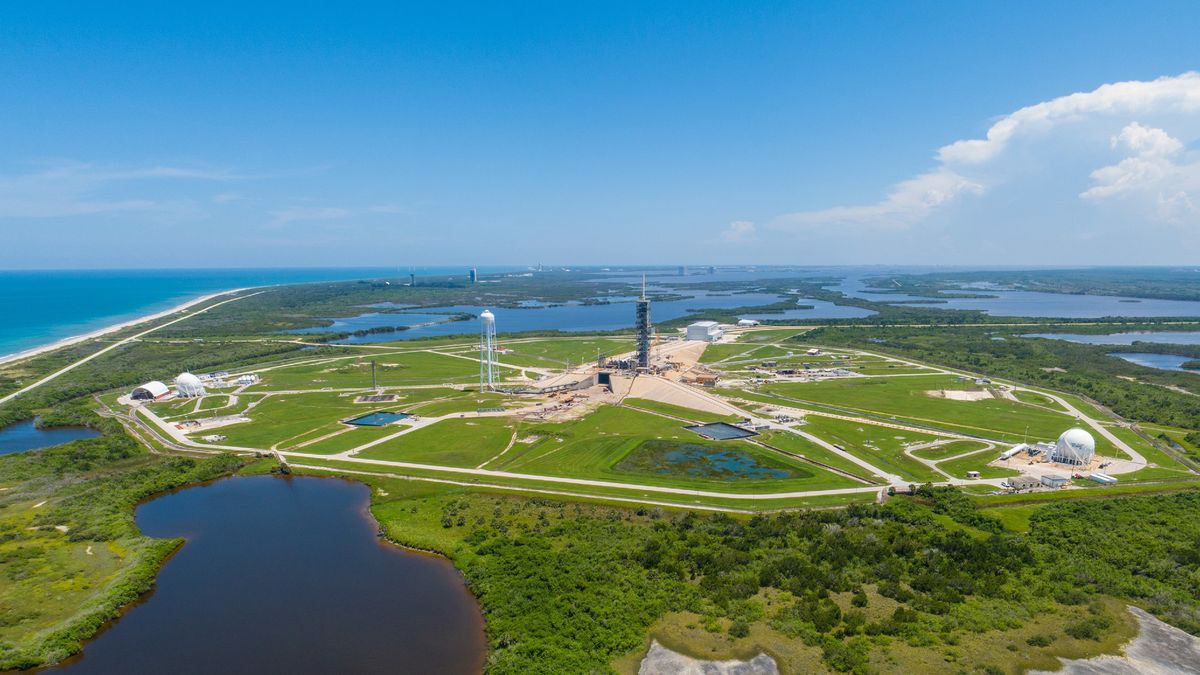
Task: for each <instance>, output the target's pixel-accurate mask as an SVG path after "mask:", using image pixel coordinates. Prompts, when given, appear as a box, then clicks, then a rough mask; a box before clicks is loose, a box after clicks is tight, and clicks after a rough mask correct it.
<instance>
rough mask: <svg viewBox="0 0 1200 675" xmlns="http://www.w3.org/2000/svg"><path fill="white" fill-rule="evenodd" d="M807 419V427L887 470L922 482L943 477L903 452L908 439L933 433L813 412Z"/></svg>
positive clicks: (920, 438) (926, 438)
mask: <svg viewBox="0 0 1200 675" xmlns="http://www.w3.org/2000/svg"><path fill="white" fill-rule="evenodd" d="M806 419H807V421H808V423H807V424H805V425H804V426H803V427H801V428H802V429H803V430H804V431H807V432H808V433H810V434H812V435H814V436H816V437H818V438H820V439H822V440H825V441H828V442H830V443H832V444H834V445H836V446H839V447H841V448H843V449H844V450H846V451H847V452H849V453H851V454H853V455H856V456H858V457H860V458H862V459H865V460H867V461H868V462H870V463H871V464H873V465H874V466H877V467H879V468H880V469H882V470H884V471H887V472H889V473H894V474H896V475H899V476H903V477H904V478H906V479H909V480H913V481H916V482H920V483H924V482H926V481H936V480H938V479H939V478H941V476H940V475H939V474H938V473H937V472H935V471H934V470H933V469H930V468H929V467H927V466H925V465H924V464H922V463H920V462H918V461H917V460H915V459H913V458H911V457H908V456H907V455H905V454H904V453H903V452H902V450H903V446H904V444H905V443H913V442H925V441H931V440H933V437H932V436H926V435H923V434H918V433H914V432H911V431H901V430H899V429H889V428H888V427H881V426H877V425H873V424H862V423H859V422H851V421H848V420H839V419H833V418H830V417H821V416H819V415H809V416H808V417H807V418H806ZM860 471H862V469H860Z"/></svg>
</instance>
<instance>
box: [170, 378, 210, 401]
mask: <svg viewBox="0 0 1200 675" xmlns="http://www.w3.org/2000/svg"><path fill="white" fill-rule="evenodd" d="M175 393H176V394H177V395H178V396H182V397H185V398H191V397H194V396H203V395H204V394H205V393H207V392H205V390H204V383H203V382H201V381H200V378H198V377H196V376H195V375H193V374H191V373H180V374H179V377H176V378H175Z"/></svg>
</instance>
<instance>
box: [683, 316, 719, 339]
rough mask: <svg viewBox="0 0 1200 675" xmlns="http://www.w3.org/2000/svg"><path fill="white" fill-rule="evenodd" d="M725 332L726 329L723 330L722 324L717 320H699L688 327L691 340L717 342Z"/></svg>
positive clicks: (688, 337) (688, 336) (688, 335)
mask: <svg viewBox="0 0 1200 675" xmlns="http://www.w3.org/2000/svg"><path fill="white" fill-rule="evenodd" d="M724 334H725V331H723V330H721V324H719V323H717V322H716V321H697V322H696V323H693V324H691V325H689V326H688V327H687V339H689V340H703V341H705V342H716V341H717V340H720V339H721V336H722V335H724Z"/></svg>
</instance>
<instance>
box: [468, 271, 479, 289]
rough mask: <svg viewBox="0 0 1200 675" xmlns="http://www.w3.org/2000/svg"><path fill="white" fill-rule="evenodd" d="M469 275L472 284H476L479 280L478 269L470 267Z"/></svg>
mask: <svg viewBox="0 0 1200 675" xmlns="http://www.w3.org/2000/svg"><path fill="white" fill-rule="evenodd" d="M470 276H471V284H472V285H474V284H476V283H477V282H478V281H479V271H478V270H476V269H475V268H474V267H472V268H471V272H470Z"/></svg>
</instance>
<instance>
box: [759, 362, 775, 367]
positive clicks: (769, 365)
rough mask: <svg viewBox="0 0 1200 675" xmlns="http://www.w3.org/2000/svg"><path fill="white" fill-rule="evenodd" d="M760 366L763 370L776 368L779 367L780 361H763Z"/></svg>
mask: <svg viewBox="0 0 1200 675" xmlns="http://www.w3.org/2000/svg"><path fill="white" fill-rule="evenodd" d="M759 365H760V366H762V367H763V368H774V367H775V366H777V365H779V362H778V361H763V362H762V363H760V364H759Z"/></svg>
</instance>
